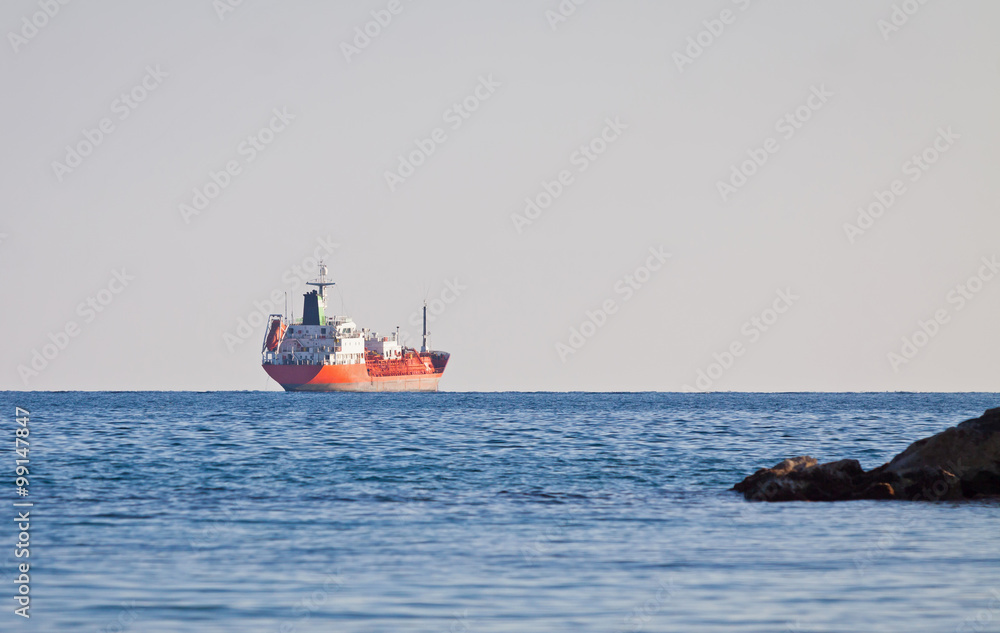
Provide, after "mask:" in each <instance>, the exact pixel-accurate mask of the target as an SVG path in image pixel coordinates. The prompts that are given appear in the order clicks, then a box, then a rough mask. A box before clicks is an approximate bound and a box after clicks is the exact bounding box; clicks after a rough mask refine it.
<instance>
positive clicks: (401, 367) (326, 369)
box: [263, 353, 448, 391]
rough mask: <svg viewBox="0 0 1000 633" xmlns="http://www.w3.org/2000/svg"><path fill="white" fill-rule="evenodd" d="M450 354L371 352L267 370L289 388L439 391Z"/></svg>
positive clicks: (302, 389)
mask: <svg viewBox="0 0 1000 633" xmlns="http://www.w3.org/2000/svg"><path fill="white" fill-rule="evenodd" d="M447 363H448V355H447V354H438V353H435V354H423V355H418V354H410V355H408V356H407V357H406V358H404V359H399V360H381V359H380V358H378V357H377V356H369V358H367V359H366V362H365V363H363V364H362V363H358V364H354V365H272V364H265V365H264V366H263V367H264V371H266V372H267V374H268V375H269V376H270V377H271V378H273V379H274V380H275V381H276V382H277V383H278V384H279V385H281V386H282V388H284V389H285V391H437V389H438V382H439V381H440V380H441V376H442V375H443V374H444V368H445V365H447Z"/></svg>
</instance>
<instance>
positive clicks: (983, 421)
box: [733, 408, 1000, 501]
mask: <svg viewBox="0 0 1000 633" xmlns="http://www.w3.org/2000/svg"><path fill="white" fill-rule="evenodd" d="M733 490H736V491H737V492H741V493H743V496H744V497H746V498H747V499H749V500H751V501H845V500H851V499H899V500H909V501H925V500H926V501H946V500H960V499H974V498H977V497H984V496H1000V408H997V409H990V410H989V411H987V412H986V413H985V414H983V416H982V417H980V418H975V419H973V420H966V421H965V422H962V423H961V424H959V425H958V426H955V427H952V428H949V429H947V430H945V431H943V432H941V433H938V434H937V435H934V436H931V437H928V438H925V439H922V440H918V441H916V442H914V443H913V444H911V445H910V446H909V447H907V449H906V450H905V451H903V452H902V453H900V454H899V455H897V456H896V457H894V458H893V459H892V461H890V462H889V463H887V464H883V465H882V466H879V467H878V468H874V469H872V470H870V471H867V472H865V470H864V469H862V468H861V464H859V463H858V461H857V460H854V459H843V460H840V461H838V462H830V463H827V464H820V463H818V462H817V461H816V460H815V459H813V458H812V457H796V458H794V459H786V460H784V461H783V462H781V463H779V464H776V465H774V466H772V467H771V468H762V469H760V470H758V471H757V472H755V473H754V474H752V475H750V476H749V477H747V478H746V479H744V480H743V481H741V482H740V483H738V484H736V485H735V486H733Z"/></svg>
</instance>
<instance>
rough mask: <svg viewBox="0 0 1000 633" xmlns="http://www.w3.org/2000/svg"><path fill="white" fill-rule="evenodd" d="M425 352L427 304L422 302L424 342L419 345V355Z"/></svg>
mask: <svg viewBox="0 0 1000 633" xmlns="http://www.w3.org/2000/svg"><path fill="white" fill-rule="evenodd" d="M426 351H427V302H426V301H424V340H423V342H422V343H421V345H420V353H421V354H423V353H424V352H426Z"/></svg>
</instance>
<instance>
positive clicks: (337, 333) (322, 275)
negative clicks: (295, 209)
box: [261, 263, 450, 391]
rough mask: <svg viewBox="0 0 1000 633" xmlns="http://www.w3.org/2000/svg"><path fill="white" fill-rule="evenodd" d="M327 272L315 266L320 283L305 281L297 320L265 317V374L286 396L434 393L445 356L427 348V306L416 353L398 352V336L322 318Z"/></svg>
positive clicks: (335, 318) (402, 349) (349, 321)
mask: <svg viewBox="0 0 1000 633" xmlns="http://www.w3.org/2000/svg"><path fill="white" fill-rule="evenodd" d="M326 272H327V268H326V265H325V264H323V263H320V266H319V279H316V280H315V281H310V282H308V285H311V286H316V290H312V291H310V292H307V293H306V294H305V295H304V297H305V301H304V308H303V311H302V318H301V319H299V320H298V321H293V322H289V321H288V319H286V318H285V315H282V314H272V315H271V316H270V317H268V330H267V334H266V335H265V336H264V345H263V347H262V350H261V353H262V355H263V367H264V371H266V372H267V374H268V375H269V376H270V377H271V378H273V379H274V380H275V381H277V383H278V384H279V385H281V386H282V387H283V388H284V389H285V391H437V389H438V381H440V380H441V376H442V375H444V368H445V366H446V365H447V364H448V358H449V356H450V354H448V353H447V352H438V351H430V350H428V349H427V305H426V304H425V305H424V329H423V340H422V345H421V347H420V351H419V352H418V351H417V350H415V349H412V348H408V347H403V345H402V344H401V342H400V341H399V334H398V332H396V333H394V334H392V335H390V336H379V335H378V334H377V333H376V332H372V331H370V330H368V329H358V327H357V325H355V323H354V321H353V320H352V319H351V318H350V317H346V316H333V317H327V316H326V314H325V312H326V288H327V286H332V285H334V283H333V282H331V281H327V278H326Z"/></svg>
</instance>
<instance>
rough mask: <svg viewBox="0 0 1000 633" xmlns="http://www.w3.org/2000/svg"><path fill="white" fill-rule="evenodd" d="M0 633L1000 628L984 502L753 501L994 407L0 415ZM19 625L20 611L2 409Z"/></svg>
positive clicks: (508, 403) (880, 404) (304, 409)
mask: <svg viewBox="0 0 1000 633" xmlns="http://www.w3.org/2000/svg"><path fill="white" fill-rule="evenodd" d="M0 402H3V403H4V407H3V410H4V416H5V420H4V424H3V428H4V429H6V431H4V433H7V435H8V437H7V438H5V439H2V441H0V446H4V447H7V448H5V449H4V450H3V452H2V453H0V470H2V471H4V473H5V475H6V476H5V477H3V478H2V479H3V480H4V481H6V482H7V483H5V484H4V485H5V486H6V488H7V490H5V491H4V498H6V499H8V500H9V501H8V502H7V503H6V505H7V508H8V509H7V510H6V511H5V512H4V514H3V516H4V517H6V518H5V520H4V523H5V524H6V525H7V527H6V528H4V530H3V537H2V538H0V541H2V542H4V543H6V545H4V546H3V547H4V551H3V552H2V553H0V559H2V560H4V561H5V562H4V563H3V564H4V567H3V570H2V577H3V578H4V579H5V580H6V581H7V582H6V585H7V589H5V590H4V593H5V594H6V596H4V598H3V602H2V604H5V605H6V606H5V607H4V612H3V613H2V614H0V630H2V631H18V630H30V631H47V632H48V631H51V632H63V631H66V632H69V631H95V632H96V631H136V632H144V633H156V632H160V631H177V632H180V631H183V632H185V633H187V632H216V631H232V632H275V633H278V632H284V633H291V632H307V631H323V632H334V631H337V632H339V631H344V632H355V631H373V632H395V631H406V632H409V631H427V632H442V633H444V632H455V633H458V632H465V631H468V632H470V633H474V632H493V631H511V632H534V631H538V632H553V631H567V632H569V631H572V632H589V631H607V632H611V633H614V632H617V631H649V632H653V631H681V632H687V633H693V632H698V631H768V632H786V631H787V632H792V631H796V632H797V631H802V632H809V631H852V632H853V631H866V632H867V631H905V632H911V633H912V632H920V631H934V632H950V631H1000V503H995V502H973V503H961V504H953V503H911V504H904V503H892V502H874V501H860V502H851V503H838V504H823V503H814V504H806V503H789V504H768V505H765V504H751V503H748V502H745V501H743V500H742V498H741V497H739V496H737V495H736V494H735V493H732V492H729V491H727V489H728V488H729V487H731V486H732V485H733V484H734V483H735V482H737V481H739V480H741V479H742V478H743V477H744V476H746V475H747V474H750V473H752V472H753V471H754V470H755V469H756V468H758V467H761V466H769V465H772V464H774V463H775V462H777V461H779V460H781V459H783V458H785V457H791V456H795V455H801V454H809V455H812V456H814V457H816V458H818V459H820V460H821V461H824V460H835V459H840V458H844V457H853V458H857V459H859V460H860V461H861V463H862V465H863V466H865V467H866V468H869V467H872V466H876V465H878V464H881V463H883V462H884V461H886V460H888V459H889V458H890V457H892V456H893V455H895V454H896V453H897V452H899V451H901V450H902V449H903V448H905V447H906V446H907V445H908V444H909V443H910V442H912V441H914V440H916V439H918V438H921V437H924V436H927V435H930V434H933V433H936V432H938V431H940V430H943V429H944V428H946V427H948V426H952V425H954V424H956V423H957V422H960V421H962V420H964V419H966V418H969V417H975V416H978V415H979V414H981V413H982V412H983V411H984V410H985V409H987V408H991V407H996V406H1000V395H997V394H833V395H830V394H787V395H759V394H705V395H702V394H691V395H676V394H585V393H579V394H545V393H539V394H519V393H509V394H475V393H470V394H449V393H439V394H396V395H382V394H286V393H273V392H270V393H268V392H261V393H255V392H242V393H239V392H238V393H232V392H230V393H25V394H18V393H11V392H6V393H2V394H0ZM15 405H18V406H21V407H24V408H26V409H28V410H30V412H31V416H30V430H31V432H30V474H29V476H28V478H29V482H30V484H29V490H30V494H29V497H28V499H29V500H30V501H31V502H33V503H34V504H35V505H34V506H33V507H32V508H31V530H30V531H31V558H30V563H31V581H30V595H31V598H32V600H31V610H30V613H31V614H32V617H31V619H30V620H29V621H24V620H23V619H22V618H19V617H17V616H15V615H14V614H13V610H14V608H15V606H16V603H15V602H14V600H13V596H14V593H15V585H14V584H13V583H12V582H11V580H12V579H13V578H14V576H15V574H16V572H15V570H14V562H13V561H14V560H15V559H14V558H13V556H12V553H13V551H14V548H13V543H14V542H15V540H16V539H17V530H16V529H15V525H14V522H13V517H14V512H13V508H12V506H11V503H12V502H13V501H16V500H19V499H20V500H23V498H18V497H16V496H15V494H14V493H15V489H14V459H15V455H14V430H15V428H16V423H15V420H14V406H15Z"/></svg>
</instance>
